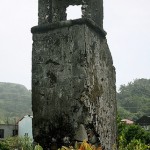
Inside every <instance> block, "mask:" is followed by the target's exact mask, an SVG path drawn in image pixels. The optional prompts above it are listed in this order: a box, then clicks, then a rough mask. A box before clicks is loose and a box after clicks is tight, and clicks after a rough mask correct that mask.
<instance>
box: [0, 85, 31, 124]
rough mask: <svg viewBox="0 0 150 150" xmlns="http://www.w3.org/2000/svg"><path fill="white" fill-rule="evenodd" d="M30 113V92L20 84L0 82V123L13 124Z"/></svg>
mask: <svg viewBox="0 0 150 150" xmlns="http://www.w3.org/2000/svg"><path fill="white" fill-rule="evenodd" d="M31 113H32V111H31V91H29V90H28V89H27V88H26V87H25V86H23V85H20V84H14V83H3V82H0V123H4V122H5V123H6V122H7V123H14V122H15V121H16V120H18V119H19V118H21V117H23V116H24V115H26V114H31Z"/></svg>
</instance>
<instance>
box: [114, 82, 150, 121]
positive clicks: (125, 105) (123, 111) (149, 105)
mask: <svg viewBox="0 0 150 150" xmlns="http://www.w3.org/2000/svg"><path fill="white" fill-rule="evenodd" d="M117 101H118V113H119V114H120V116H121V118H128V119H133V120H136V119H138V118H140V117H141V116H143V115H147V116H150V79H136V80H135V81H134V82H130V83H128V84H127V85H121V86H120V89H119V92H118V93H117Z"/></svg>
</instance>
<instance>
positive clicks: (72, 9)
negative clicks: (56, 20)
mask: <svg viewBox="0 0 150 150" xmlns="http://www.w3.org/2000/svg"><path fill="white" fill-rule="evenodd" d="M81 8H82V5H74V6H73V5H69V6H68V7H67V8H66V14H67V20H74V19H79V18H82V10H81Z"/></svg>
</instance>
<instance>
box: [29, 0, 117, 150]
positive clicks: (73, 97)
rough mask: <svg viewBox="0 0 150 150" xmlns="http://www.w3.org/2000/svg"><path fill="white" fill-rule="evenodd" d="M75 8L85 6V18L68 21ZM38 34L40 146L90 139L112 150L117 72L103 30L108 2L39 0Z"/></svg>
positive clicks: (35, 72)
mask: <svg viewBox="0 0 150 150" xmlns="http://www.w3.org/2000/svg"><path fill="white" fill-rule="evenodd" d="M69 5H82V19H77V20H70V21H66V8H67V7H68V6H69ZM32 33H33V51H32V104H33V105H32V109H33V114H34V118H33V135H34V140H35V142H38V143H40V144H41V145H42V146H43V147H44V150H48V149H49V148H50V149H57V148H58V147H60V146H62V145H65V144H66V145H68V144H70V142H71V143H72V142H73V141H74V140H78V141H80V140H83V138H84V137H85V138H86V139H87V135H88V141H89V142H90V143H91V144H94V145H96V146H98V145H99V143H101V145H102V146H103V148H104V149H105V150H112V147H113V145H114V144H116V87H115V68H114V66H113V62H112V57H111V54H110V51H109V48H108V45H107V41H106V38H105V36H106V33H105V31H104V30H103V0H39V24H38V26H36V27H33V28H32ZM81 127H82V130H81V129H80V128H81ZM83 129H84V130H83ZM85 129H86V131H85ZM80 132H84V133H83V134H84V136H83V135H82V136H81V137H80V134H79V133H80ZM86 132H87V133H86ZM72 144H73V143H72Z"/></svg>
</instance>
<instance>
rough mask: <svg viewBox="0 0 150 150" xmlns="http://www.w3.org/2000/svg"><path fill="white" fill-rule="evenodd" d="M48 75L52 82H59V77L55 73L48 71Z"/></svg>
mask: <svg viewBox="0 0 150 150" xmlns="http://www.w3.org/2000/svg"><path fill="white" fill-rule="evenodd" d="M47 77H48V78H50V80H51V83H56V82H57V77H56V76H55V74H54V73H52V72H50V71H48V72H47Z"/></svg>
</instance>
